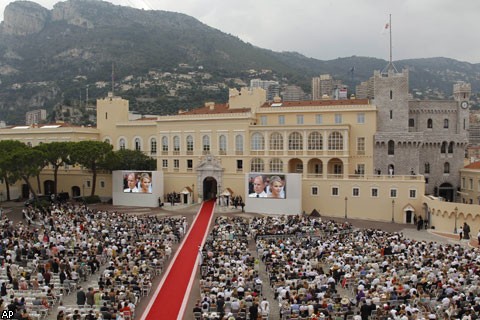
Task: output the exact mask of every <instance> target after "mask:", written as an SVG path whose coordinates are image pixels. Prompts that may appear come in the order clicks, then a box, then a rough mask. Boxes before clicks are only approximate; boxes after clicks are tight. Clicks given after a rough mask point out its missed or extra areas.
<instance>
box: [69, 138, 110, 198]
mask: <svg viewBox="0 0 480 320" xmlns="http://www.w3.org/2000/svg"><path fill="white" fill-rule="evenodd" d="M71 150H72V152H71V158H70V159H71V160H72V163H78V164H79V165H82V166H84V167H85V168H87V169H89V170H91V171H92V192H91V194H90V195H91V196H94V195H95V186H96V184H97V173H98V170H100V169H103V168H104V166H102V164H104V163H105V159H106V158H107V157H109V156H110V154H111V152H112V146H111V145H110V144H109V143H106V142H100V141H80V142H76V143H74V144H73V145H72V149H71Z"/></svg>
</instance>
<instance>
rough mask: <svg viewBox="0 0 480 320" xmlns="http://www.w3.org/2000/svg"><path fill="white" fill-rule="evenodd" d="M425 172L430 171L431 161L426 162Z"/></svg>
mask: <svg viewBox="0 0 480 320" xmlns="http://www.w3.org/2000/svg"><path fill="white" fill-rule="evenodd" d="M424 171H425V173H430V163H429V162H425V170H424Z"/></svg>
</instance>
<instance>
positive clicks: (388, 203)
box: [303, 176, 425, 223]
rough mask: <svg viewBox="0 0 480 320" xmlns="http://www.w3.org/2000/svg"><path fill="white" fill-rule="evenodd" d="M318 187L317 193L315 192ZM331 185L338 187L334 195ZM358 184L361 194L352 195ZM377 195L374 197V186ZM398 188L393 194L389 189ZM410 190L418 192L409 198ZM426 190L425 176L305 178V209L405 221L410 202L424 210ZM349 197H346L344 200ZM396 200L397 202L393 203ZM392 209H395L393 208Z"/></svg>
mask: <svg viewBox="0 0 480 320" xmlns="http://www.w3.org/2000/svg"><path fill="white" fill-rule="evenodd" d="M314 187H316V188H317V190H318V194H317V195H314V194H312V188H314ZM332 188H338V195H332ZM354 188H358V190H359V196H354V195H353V189H354ZM373 188H376V189H377V190H378V196H377V197H372V195H371V194H372V191H371V190H372V189H373ZM391 189H395V190H396V193H397V195H396V197H391V195H390V190H391ZM410 190H415V193H416V196H415V197H414V198H410ZM424 192H425V180H424V179H423V176H416V177H415V178H414V179H412V178H411V177H409V176H395V177H392V178H390V177H388V176H366V177H365V178H364V179H303V210H304V211H305V212H306V213H310V212H312V210H313V209H316V210H317V211H319V212H320V214H322V215H326V216H334V217H345V209H346V212H347V217H348V218H356V219H365V220H375V221H392V211H393V217H394V221H395V222H397V223H406V215H405V211H404V210H405V209H406V208H407V207H408V206H411V207H413V208H414V209H415V213H416V214H417V216H418V215H419V214H423V213H422V198H423V194H424ZM345 198H347V200H345ZM392 200H394V203H392ZM392 209H393V210H392Z"/></svg>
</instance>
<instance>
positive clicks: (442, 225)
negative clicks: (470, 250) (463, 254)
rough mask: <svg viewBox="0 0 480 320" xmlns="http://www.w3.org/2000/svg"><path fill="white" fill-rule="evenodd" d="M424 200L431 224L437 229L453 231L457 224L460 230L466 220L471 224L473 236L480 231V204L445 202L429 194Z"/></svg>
mask: <svg viewBox="0 0 480 320" xmlns="http://www.w3.org/2000/svg"><path fill="white" fill-rule="evenodd" d="M423 202H424V204H425V207H427V208H428V209H425V210H429V211H430V217H431V225H432V226H434V227H435V229H436V230H438V231H441V232H446V233H453V231H454V229H455V225H456V226H457V231H458V228H460V226H463V223H464V222H466V223H468V225H469V226H470V230H471V233H472V236H473V237H476V235H477V233H478V231H480V207H479V206H478V205H471V204H464V203H456V202H445V201H440V200H438V199H431V198H430V197H427V196H424V197H423ZM455 217H456V218H455Z"/></svg>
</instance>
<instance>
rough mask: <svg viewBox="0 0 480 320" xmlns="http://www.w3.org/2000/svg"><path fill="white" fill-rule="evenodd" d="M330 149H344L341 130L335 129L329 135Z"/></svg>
mask: <svg viewBox="0 0 480 320" xmlns="http://www.w3.org/2000/svg"><path fill="white" fill-rule="evenodd" d="M328 150H343V136H342V134H341V133H340V132H338V131H334V132H332V133H330V135H329V136H328Z"/></svg>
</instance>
